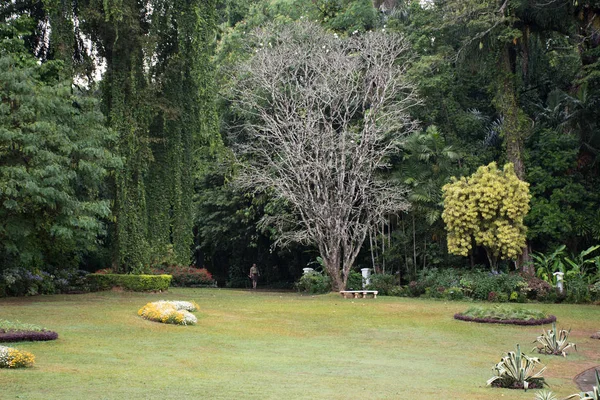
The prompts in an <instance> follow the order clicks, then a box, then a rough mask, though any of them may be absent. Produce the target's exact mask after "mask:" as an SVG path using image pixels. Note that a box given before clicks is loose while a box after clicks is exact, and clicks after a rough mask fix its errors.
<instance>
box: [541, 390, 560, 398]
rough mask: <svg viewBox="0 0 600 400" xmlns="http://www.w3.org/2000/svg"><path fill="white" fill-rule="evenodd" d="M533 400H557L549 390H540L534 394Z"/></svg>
mask: <svg viewBox="0 0 600 400" xmlns="http://www.w3.org/2000/svg"><path fill="white" fill-rule="evenodd" d="M535 400H558V397H556V396H555V395H554V393H552V391H550V390H540V391H539V392H537V393H536V394H535Z"/></svg>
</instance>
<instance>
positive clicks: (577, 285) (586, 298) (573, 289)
mask: <svg viewBox="0 0 600 400" xmlns="http://www.w3.org/2000/svg"><path fill="white" fill-rule="evenodd" d="M565 286H566V290H567V297H566V301H567V302H568V303H578V304H579V303H589V302H590V301H592V296H591V293H590V285H589V284H588V281H587V280H586V279H585V278H584V277H583V276H581V275H575V276H573V277H571V278H570V279H569V280H568V281H566V282H565Z"/></svg>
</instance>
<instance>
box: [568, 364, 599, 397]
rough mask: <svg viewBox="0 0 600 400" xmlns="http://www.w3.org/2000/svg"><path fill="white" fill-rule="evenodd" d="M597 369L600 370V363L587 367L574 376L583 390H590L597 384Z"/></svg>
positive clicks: (574, 379)
mask: <svg viewBox="0 0 600 400" xmlns="http://www.w3.org/2000/svg"><path fill="white" fill-rule="evenodd" d="M596 371H598V372H600V365H599V366H597V367H593V368H590V369H587V370H585V371H583V372H582V373H580V374H579V375H577V376H576V377H575V378H573V381H574V382H575V383H576V384H577V386H578V387H579V389H580V390H581V391H582V392H589V391H591V390H592V387H593V386H596Z"/></svg>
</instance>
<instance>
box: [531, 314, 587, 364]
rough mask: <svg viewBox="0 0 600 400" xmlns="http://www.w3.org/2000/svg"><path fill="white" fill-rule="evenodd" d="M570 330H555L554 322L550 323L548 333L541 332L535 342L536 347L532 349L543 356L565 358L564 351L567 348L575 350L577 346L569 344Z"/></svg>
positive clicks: (565, 353)
mask: <svg viewBox="0 0 600 400" xmlns="http://www.w3.org/2000/svg"><path fill="white" fill-rule="evenodd" d="M570 333H571V330H570V329H569V330H568V331H566V330H564V329H561V330H557V329H556V322H553V323H552V329H549V330H548V331H543V332H542V334H541V336H538V337H537V339H536V341H535V342H534V343H536V342H537V346H536V347H534V348H533V350H536V349H537V351H538V352H540V353H544V354H554V355H561V356H563V357H566V356H567V352H566V350H567V349H569V348H571V347H572V348H574V349H575V350H577V345H576V344H575V343H569V342H568V339H569V334H570Z"/></svg>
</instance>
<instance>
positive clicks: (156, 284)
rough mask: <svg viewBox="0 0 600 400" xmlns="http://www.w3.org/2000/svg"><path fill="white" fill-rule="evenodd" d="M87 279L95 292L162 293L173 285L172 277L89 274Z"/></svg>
mask: <svg viewBox="0 0 600 400" xmlns="http://www.w3.org/2000/svg"><path fill="white" fill-rule="evenodd" d="M87 278H88V281H89V283H90V285H91V286H92V287H93V288H94V289H95V290H110V289H112V288H113V287H121V288H123V289H125V290H131V291H134V292H146V291H158V292H161V291H165V290H168V289H169V285H170V284H171V275H121V274H89V275H88V276H87Z"/></svg>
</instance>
